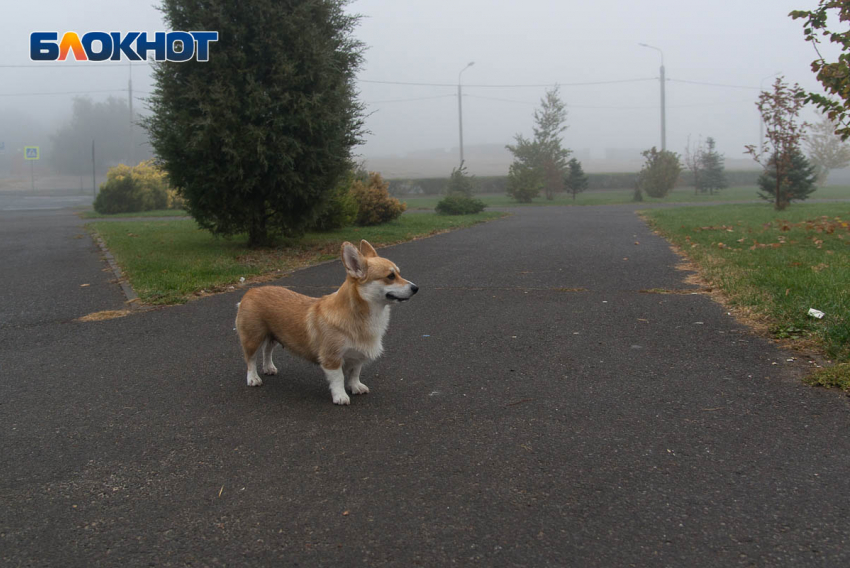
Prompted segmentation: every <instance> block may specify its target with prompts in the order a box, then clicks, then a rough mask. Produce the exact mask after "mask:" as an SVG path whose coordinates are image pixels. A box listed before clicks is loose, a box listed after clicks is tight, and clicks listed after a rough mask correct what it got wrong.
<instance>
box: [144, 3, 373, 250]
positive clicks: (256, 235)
mask: <svg viewBox="0 0 850 568" xmlns="http://www.w3.org/2000/svg"><path fill="white" fill-rule="evenodd" d="M346 3H347V0H289V1H287V2H280V1H278V0H245V1H242V2H232V1H230V0H203V1H202V0H164V2H163V6H162V12H163V15H164V19H165V23H166V26H167V27H168V28H170V29H176V30H217V31H218V32H219V39H218V42H216V43H213V44H211V46H210V55H209V61H207V62H197V61H189V62H186V63H168V62H165V63H161V64H159V65H157V66H156V67H155V70H154V75H155V78H156V88H155V91H154V94H153V95H152V96H151V98H150V107H151V110H152V111H153V114H152V116H151V117H150V118H149V119H147V120H146V121H145V122H144V125H145V126H146V128H147V129H148V131H149V133H150V137H151V145H152V146H153V148H154V150H155V153H156V155H157V157H158V158H159V160H160V161H161V162H162V164H163V166H164V168H165V170H166V171H167V172H168V174H169V178H170V179H171V181H172V183H173V184H174V185H175V186H176V187H178V188H179V190H180V191H181V192H182V194H183V195H184V196H185V197H186V199H187V201H188V210H189V213H190V214H191V215H192V216H193V217H194V218H195V219H196V220H197V222H198V224H199V225H200V226H201V227H203V228H205V229H208V230H210V231H211V232H213V233H214V234H220V235H233V234H237V233H242V232H247V233H248V243H249V245H251V246H262V245H267V244H269V243H270V242H271V241H272V240H273V238H274V236H276V235H297V234H299V233H301V232H302V231H303V230H304V229H305V228H306V227H308V226H310V225H311V224H312V223H313V221H314V220H315V219H316V217H317V215H318V214H319V212H320V211H321V207H322V202H323V200H325V199H326V198H327V197H328V196H329V194H330V193H331V192H333V191H334V189H335V188H336V187H337V185H338V182H339V180H340V179H341V178H342V177H343V176H344V175H345V174H346V172H348V171H349V170H350V168H351V149H352V147H353V146H355V145H356V144H358V143H359V142H360V138H361V135H362V133H363V120H362V116H363V114H362V113H363V107H362V105H361V104H360V103H358V102H357V101H356V88H355V84H354V79H355V73H356V71H357V70H358V68H359V66H360V64H361V62H362V59H363V57H362V52H363V49H364V48H363V44H362V43H361V42H359V41H358V40H356V39H354V38H353V36H352V33H353V30H354V28H355V26H356V24H357V22H358V17H357V16H352V15H348V14H346V13H345V12H344V10H343V8H344V6H345V4H346Z"/></svg>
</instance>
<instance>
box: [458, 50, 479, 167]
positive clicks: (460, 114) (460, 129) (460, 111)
mask: <svg viewBox="0 0 850 568" xmlns="http://www.w3.org/2000/svg"><path fill="white" fill-rule="evenodd" d="M473 65H475V62H474V61H470V62H469V63H468V64H467V66H466V67H464V68H463V69H461V70H460V73H458V74H457V125H458V133H459V135H460V166H461V167H463V102H462V101H463V95H462V93H461V88H460V76H461V75H462V74H463V72H464V71H466V70H467V69H469V68H470V67H472V66H473Z"/></svg>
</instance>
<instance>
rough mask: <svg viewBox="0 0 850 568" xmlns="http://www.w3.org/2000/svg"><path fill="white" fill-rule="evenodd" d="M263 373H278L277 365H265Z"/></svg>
mask: <svg viewBox="0 0 850 568" xmlns="http://www.w3.org/2000/svg"><path fill="white" fill-rule="evenodd" d="M263 374H264V375H276V374H277V367H275V366H274V365H269V366H268V367H263Z"/></svg>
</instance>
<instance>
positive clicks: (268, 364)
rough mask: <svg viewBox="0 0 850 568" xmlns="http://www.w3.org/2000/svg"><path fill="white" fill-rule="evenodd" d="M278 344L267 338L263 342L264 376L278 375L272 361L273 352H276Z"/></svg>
mask: <svg viewBox="0 0 850 568" xmlns="http://www.w3.org/2000/svg"><path fill="white" fill-rule="evenodd" d="M276 344H277V341H275V340H274V339H273V338H271V337H267V338H266V340H265V341H264V342H263V374H264V375H276V374H277V367H275V366H274V361H272V351H273V350H274V346H275V345H276Z"/></svg>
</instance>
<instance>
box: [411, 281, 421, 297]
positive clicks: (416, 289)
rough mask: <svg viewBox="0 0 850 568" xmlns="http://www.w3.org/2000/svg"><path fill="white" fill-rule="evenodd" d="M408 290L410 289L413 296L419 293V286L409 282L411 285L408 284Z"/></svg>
mask: <svg viewBox="0 0 850 568" xmlns="http://www.w3.org/2000/svg"><path fill="white" fill-rule="evenodd" d="M410 289H411V290H413V293H414V294H415V293H416V292H418V291H419V286H417V285H416V284H414V283H413V282H411V283H410Z"/></svg>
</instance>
